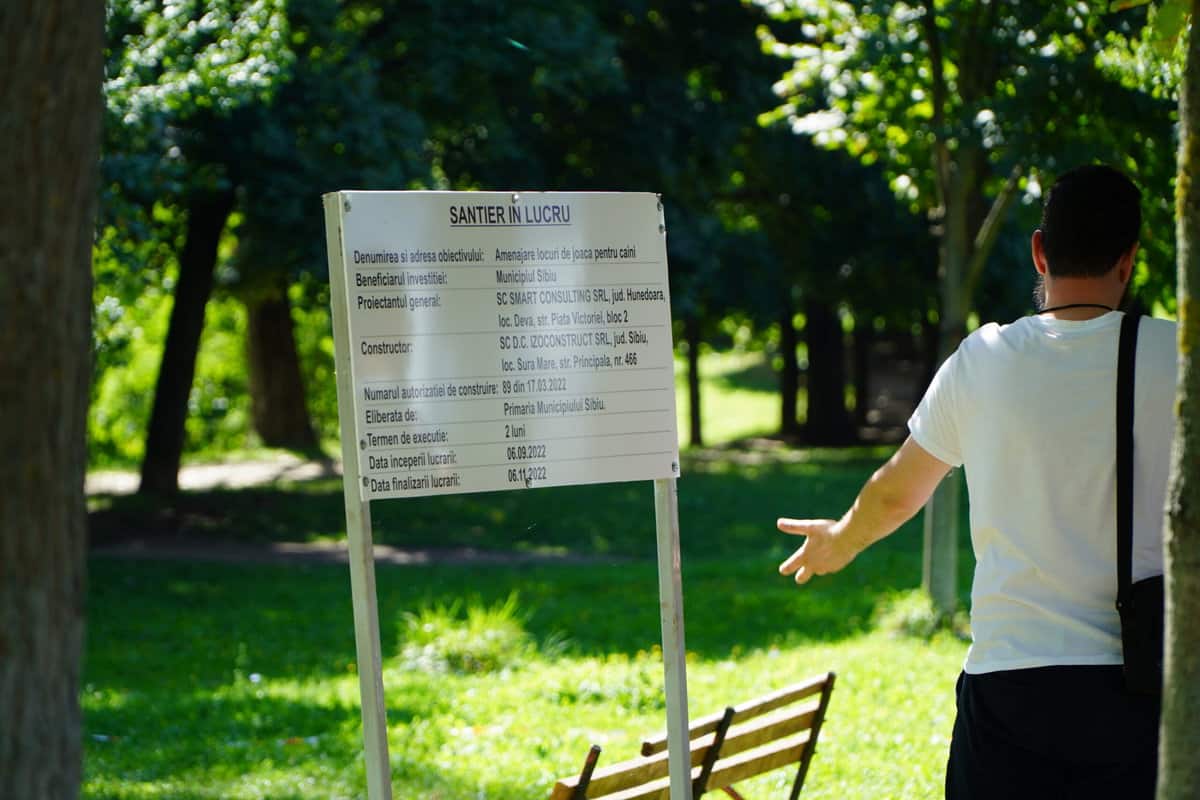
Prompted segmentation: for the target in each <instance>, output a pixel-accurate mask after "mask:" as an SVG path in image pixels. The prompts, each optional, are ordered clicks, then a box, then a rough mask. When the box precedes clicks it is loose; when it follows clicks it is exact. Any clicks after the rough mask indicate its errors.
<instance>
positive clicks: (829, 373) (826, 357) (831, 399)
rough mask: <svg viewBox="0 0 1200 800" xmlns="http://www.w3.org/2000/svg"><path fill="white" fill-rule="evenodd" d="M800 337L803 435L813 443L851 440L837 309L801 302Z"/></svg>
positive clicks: (844, 346)
mask: <svg viewBox="0 0 1200 800" xmlns="http://www.w3.org/2000/svg"><path fill="white" fill-rule="evenodd" d="M804 317H805V322H804V340H805V343H806V344H807V345H808V381H807V387H808V414H807V415H806V417H805V420H804V433H805V439H806V440H807V441H808V442H809V443H811V444H817V445H844V444H849V443H851V442H852V441H854V425H853V423H852V422H851V421H850V414H849V412H847V411H846V344H845V341H844V334H843V332H842V322H841V320H840V319H839V318H838V315H837V312H836V311H834V310H833V309H832V308H830V307H829V306H828V305H826V304H825V303H823V302H820V301H816V300H809V301H808V302H806V303H805V304H804Z"/></svg>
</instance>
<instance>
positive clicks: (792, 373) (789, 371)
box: [779, 295, 800, 439]
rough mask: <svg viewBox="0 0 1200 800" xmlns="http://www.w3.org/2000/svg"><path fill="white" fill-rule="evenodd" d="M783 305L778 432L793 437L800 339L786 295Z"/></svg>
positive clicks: (795, 432) (796, 426)
mask: <svg viewBox="0 0 1200 800" xmlns="http://www.w3.org/2000/svg"><path fill="white" fill-rule="evenodd" d="M784 305H785V308H784V309H783V313H781V314H780V316H779V351H780V354H781V355H782V356H783V368H782V369H781V370H780V371H779V399H780V409H779V433H780V434H781V435H782V436H783V437H785V438H789V439H794V438H796V437H797V436H799V435H800V421H799V420H798V419H797V417H796V401H797V400H798V399H799V397H800V361H799V359H798V358H797V357H796V347H797V345H798V344H799V343H800V340H799V337H798V336H797V335H796V323H795V322H794V321H793V318H794V317H795V309H793V308H792V301H791V298H790V297H788V296H786V295H785V298H784Z"/></svg>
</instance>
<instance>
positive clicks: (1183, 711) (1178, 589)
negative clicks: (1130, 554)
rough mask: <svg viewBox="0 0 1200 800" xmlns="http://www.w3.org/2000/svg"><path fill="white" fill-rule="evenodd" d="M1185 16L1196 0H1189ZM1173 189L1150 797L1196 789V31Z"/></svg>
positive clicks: (1199, 201) (1199, 167)
mask: <svg viewBox="0 0 1200 800" xmlns="http://www.w3.org/2000/svg"><path fill="white" fill-rule="evenodd" d="M1192 6H1193V9H1192V15H1193V19H1196V18H1197V17H1196V14H1197V13H1200V2H1194V3H1192ZM1179 105H1180V109H1179V119H1180V120H1181V122H1182V127H1183V129H1182V132H1181V136H1180V143H1179V180H1178V184H1177V189H1176V201H1177V208H1176V238H1177V241H1178V251H1177V259H1178V278H1179V283H1178V287H1177V288H1178V292H1179V303H1178V306H1179V352H1180V360H1179V367H1180V375H1179V389H1178V393H1177V401H1176V407H1177V408H1178V410H1179V411H1178V413H1179V419H1178V421H1177V426H1178V427H1177V428H1176V431H1175V444H1174V448H1173V450H1172V458H1171V483H1170V489H1169V491H1168V499H1167V526H1166V527H1167V532H1166V542H1165V553H1164V567H1165V572H1166V604H1167V627H1166V636H1165V642H1164V644H1165V653H1164V672H1165V675H1164V680H1163V716H1162V737H1161V741H1160V743H1159V769H1158V800H1183V798H1194V797H1200V759H1197V757H1196V754H1197V753H1200V629H1198V628H1197V626H1196V621H1197V620H1200V355H1198V354H1200V314H1197V313H1196V308H1195V298H1194V297H1192V295H1193V294H1194V293H1195V291H1196V289H1197V288H1200V36H1197V34H1196V32H1195V31H1193V32H1192V35H1191V36H1190V37H1189V42H1188V54H1187V67H1186V69H1185V74H1184V79H1183V89H1182V91H1181V92H1180V96H1179Z"/></svg>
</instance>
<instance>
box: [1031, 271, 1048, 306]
mask: <svg viewBox="0 0 1200 800" xmlns="http://www.w3.org/2000/svg"><path fill="white" fill-rule="evenodd" d="M1033 307H1034V309H1035V310H1036V311H1039V312H1040V311H1041V310H1042V309H1043V308H1045V307H1046V276H1045V275H1043V274H1042V273H1040V272H1039V273H1038V274H1037V277H1036V278H1035V279H1034V281H1033Z"/></svg>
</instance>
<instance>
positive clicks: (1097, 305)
mask: <svg viewBox="0 0 1200 800" xmlns="http://www.w3.org/2000/svg"><path fill="white" fill-rule="evenodd" d="M1068 308H1103V309H1104V310H1105V311H1116V309H1115V308H1113V307H1112V306H1106V305H1102V304H1100V303H1067V304H1066V305H1061V306H1051V307H1050V308H1043V309H1042V310H1041V311H1039V312H1037V313H1039V314H1046V313H1049V312H1051V311H1064V310H1066V309H1068Z"/></svg>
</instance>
